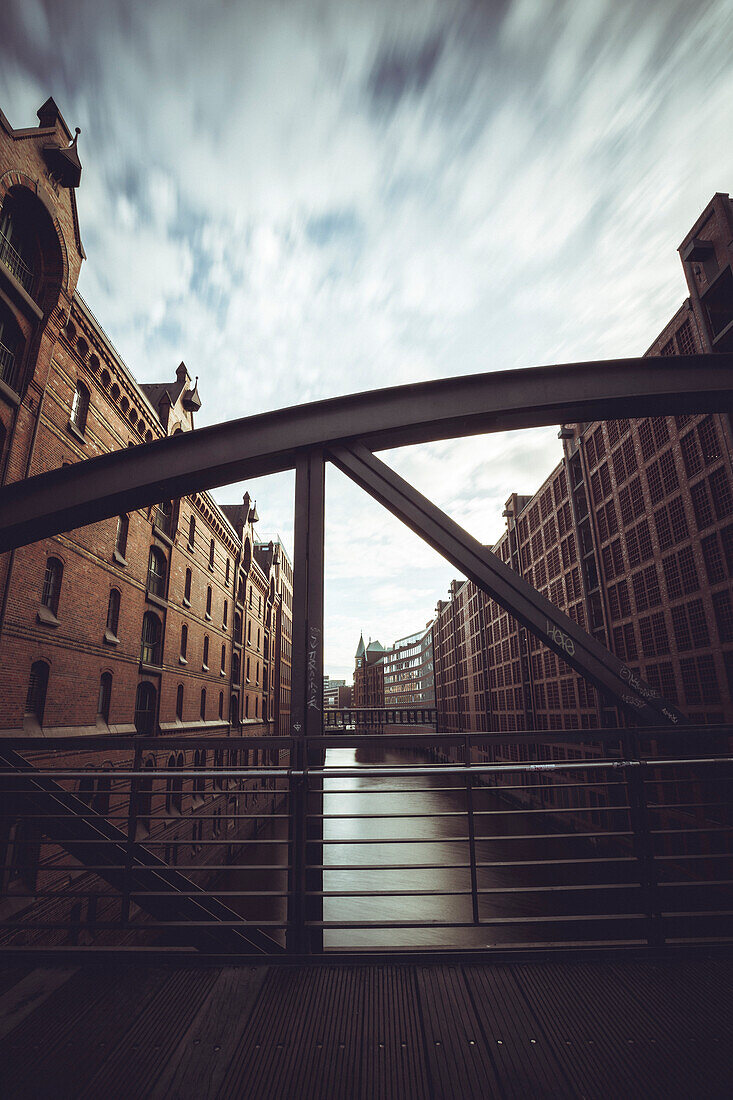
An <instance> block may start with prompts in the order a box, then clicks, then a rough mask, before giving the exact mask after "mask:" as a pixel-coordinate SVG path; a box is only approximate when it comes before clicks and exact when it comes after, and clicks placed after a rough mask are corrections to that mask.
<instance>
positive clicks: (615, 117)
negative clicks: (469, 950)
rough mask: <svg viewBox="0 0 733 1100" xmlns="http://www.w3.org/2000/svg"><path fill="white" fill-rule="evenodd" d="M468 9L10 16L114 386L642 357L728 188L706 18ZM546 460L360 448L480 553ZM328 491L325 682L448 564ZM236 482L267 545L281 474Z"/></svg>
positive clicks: (230, 389)
mask: <svg viewBox="0 0 733 1100" xmlns="http://www.w3.org/2000/svg"><path fill="white" fill-rule="evenodd" d="M492 9H493V5H490V4H486V5H472V4H470V3H469V2H468V0H451V3H446V2H442V0H431V2H430V3H428V2H426V0H411V2H405V3H401V4H399V5H394V3H391V2H389V0H374V2H370V3H369V4H364V3H356V2H354V3H336V2H335V0H319V2H318V3H306V2H302V3H287V4H286V3H277V2H273V3H270V4H256V3H242V4H237V5H205V6H202V5H198V4H195V3H193V2H192V0H177V2H176V3H175V4H174V3H173V0H161V2H160V3H157V4H154V5H129V4H123V3H118V4H113V3H110V4H105V5H98V4H96V3H93V2H92V0H80V2H79V3H78V4H76V5H73V6H71V7H69V6H60V5H54V4H51V3H47V4H41V3H40V2H39V0H33V3H28V2H25V0H22V2H21V0H11V3H10V5H9V10H8V13H7V15H6V16H5V20H4V23H5V27H4V29H5V37H4V43H3V45H0V61H1V62H2V63H1V64H0V95H1V96H2V104H0V105H2V107H3V109H4V110H5V112H6V114H8V116H9V117H10V118H11V121H12V122H13V124H14V125H16V126H25V125H29V124H32V122H33V121H34V118H35V115H34V112H35V110H36V109H37V107H38V106H39V105H40V103H41V102H42V101H43V100H44V99H45V98H46V96H47V95H48V94H49V93H52V94H53V95H54V96H55V98H56V100H57V102H58V103H59V105H60V107H61V109H62V111H63V112H64V115H65V117H66V119H67V121H68V122H69V124H70V125H71V126H74V125H77V124H78V125H81V126H82V127H83V133H82V138H81V142H80V152H81V157H82V162H83V164H84V173H83V177H82V186H81V188H80V190H79V208H80V220H81V230H82V237H83V239H84V241H85V246H86V250H87V253H88V257H89V258H88V260H87V262H86V264H85V266H84V269H83V274H82V280H81V284H80V286H81V290H82V292H83V293H84V294H85V296H86V297H87V299H88V300H89V303H90V305H91V307H92V309H93V310H94V312H95V314H96V315H97V316H98V317H99V319H100V321H101V322H102V324H103V326H104V327H105V329H106V330H107V331H108V332H109V333H110V335H111V337H112V339H113V340H114V342H115V343H116V345H117V346H118V348H119V350H120V352H121V354H122V355H123V357H124V358H125V360H126V361H127V362H128V364H129V366H130V367H131V369H132V370H133V372H134V373H135V374H136V375H137V377H138V378H140V379H141V380H143V381H150V380H153V379H154V378H164V377H172V376H173V371H174V369H175V366H176V365H177V363H178V361H179V360H180V359H184V360H185V362H186V363H187V365H188V367H189V370H191V372H192V374H198V375H200V391H201V394H202V397H203V400H204V407H203V409H202V412H201V414H200V417H199V422H200V423H202V424H204V423H213V422H216V421H219V420H223V419H226V418H229V417H231V416H232V415H245V414H248V413H253V412H259V411H262V410H265V409H268V408H275V407H279V406H282V405H288V404H295V403H298V402H303V401H307V400H313V399H316V398H320V397H328V396H333V395H336V394H339V393H347V392H356V391H359V390H365V389H369V388H372V387H376V386H385V385H394V384H398V383H402V382H409V381H420V380H423V379H428V378H435V377H441V376H448V375H460V374H468V373H474V372H478V371H485V370H495V369H501V368H507V367H513V366H528V365H532V364H538V363H548V362H562V361H573V360H580V359H586V358H594V357H602V356H605V357H616V356H621V355H633V354H640V353H641V352H643V351H644V349H645V348H646V347H647V346H648V345H649V343H650V342H651V341H652V339H653V338H654V336H655V335H656V333H657V332H658V331H659V330H660V329H661V328H662V326H663V325H664V324H665V323H666V321H667V320H668V318H669V317H670V316H671V315H672V313H673V312H674V311H675V310H676V308H677V307H678V305H679V304H680V302H681V300H682V299H683V297H684V296H685V294H686V290H685V287H684V283H683V279H682V274H681V271H680V267H679V262H678V259H677V257H676V255H675V248H676V245H677V244H678V242H679V240H680V239H681V238H682V236H683V235H684V234H685V233H686V232H687V230H688V229H689V227H690V225H691V224H692V222H693V221H694V220H695V218H696V217H697V216H698V214H699V213H700V211H701V209H702V208H703V206H704V205H705V203H706V202H707V201H708V199H709V198H710V196H711V195H712V193H713V192H714V191H716V190H729V189H730V187H731V180H732V179H733V148H732V147H731V146H730V143H727V144H726V143H725V141H724V140H722V138H721V135H725V134H727V133H729V132H730V131H731V130H733V66H731V64H730V58H731V56H732V55H733V24H732V23H731V21H730V15H729V10H728V4H727V3H726V2H725V0H711V2H710V3H707V4H706V5H698V6H695V5H692V6H691V5H688V4H685V3H684V2H683V0H656V2H654V0H650V2H649V3H647V4H645V5H644V6H643V7H640V6H639V5H638V4H636V3H632V2H631V0H584V2H583V3H582V4H578V3H572V2H569V0H568V2H565V3H560V2H558V3H554V4H552V5H550V4H547V3H545V2H543V0H513V2H512V3H510V4H509V5H508V6H507V10H506V14H505V15H504V16H500V15H499V14H497V13H496V12H495V11H494V10H492ZM50 43H52V44H53V45H52V48H50V47H49V44H50ZM39 72H44V73H46V74H47V80H48V86H45V85H44V86H41V85H40V84H39V81H38V77H37V76H36V75H35V74H37V73H39ZM559 453H560V452H559V445H558V443H557V440H556V438H555V433H554V431H553V430H552V429H542V430H541V431H537V432H533V433H527V434H525V435H523V436H517V435H516V434H514V433H511V434H508V435H506V436H488V437H486V438H485V439H483V440H475V439H468V440H461V441H458V442H445V443H440V444H435V445H433V446H430V447H426V448H422V449H416V450H412V449H411V450H406V451H401V452H395V453H394V454H389V455H387V456H385V457H386V459H387V460H388V461H389V462H390V463H391V464H392V465H394V466H395V468H396V469H397V470H398V471H400V472H402V473H403V474H404V476H407V477H409V478H410V479H412V480H414V481H415V483H416V484H417V485H418V487H419V488H421V490H422V491H424V492H426V493H427V494H428V495H429V496H431V498H432V499H434V500H435V501H436V503H438V504H439V505H440V506H441V507H443V508H445V509H446V510H447V511H448V512H449V513H450V514H451V515H453V516H454V517H455V518H456V519H457V520H458V521H459V522H461V523H465V525H466V526H467V527H468V529H470V530H471V531H472V533H474V534H475V535H476V537H478V538H480V539H482V540H483V541H487V542H493V541H494V540H495V539H496V538H497V537H498V535H499V533H500V531H501V528H502V519H501V510H502V508H503V504H504V501H505V500H506V499H507V497H508V496H509V494H510V492H512V491H518V492H524V493H527V492H531V491H532V490H533V489H534V488H536V486H537V485H538V484H539V483H540V482H541V481H542V480H543V478H544V476H545V475H546V473H548V472H549V470H550V469H551V468H552V467H553V466H554V464H555V463H556V461H557V460H558V458H559ZM329 486H330V496H329V513H328V515H329V524H330V527H329V543H328V570H329V573H328V582H327V583H328V593H331V594H330V595H328V597H327V598H328V601H329V603H328V607H329V616H330V618H329V623H330V624H332V625H330V626H329V628H328V630H329V633H328V634H327V663H328V662H330V663H331V665H330V667H331V669H332V671H334V672H336V671H337V670H338V669H341V670H342V671H343V669H344V668H346V667H348V669H349V670H350V668H351V667H352V655H353V651H354V649H355V645H356V642H357V641H358V633H359V629H360V628H361V627H364V629H365V630H366V631H367V632H371V633H372V634H373V635H379V637H380V639H381V640H382V641H383V642H385V641H386V640H393V639H394V637H396V636H398V635H402V634H405V633H406V632H409V631H411V630H412V629H413V628H414V627H415V626H419V625H421V624H422V622H423V621H424V620H425V617H426V616H427V615H429V614H430V612H431V608H432V606H434V603H435V600H436V599H437V598H439V597H440V596H442V595H444V594H445V589H446V586H447V584H448V582H449V580H450V577H451V576H452V575H453V570H452V568H451V567H450V566H447V565H444V564H442V563H441V562H440V561H439V559H438V558H437V556H436V555H434V554H433V553H432V551H430V550H428V549H427V548H425V547H423V546H422V545H421V544H420V542H419V540H417V539H416V538H415V537H414V536H412V535H410V534H409V533H405V532H404V531H403V529H402V528H401V526H400V525H399V524H398V523H397V521H396V520H393V519H392V518H391V517H389V516H387V515H386V513H384V512H383V510H381V509H379V508H378V506H377V505H375V504H374V503H373V502H371V501H369V500H368V498H366V496H365V495H364V494H363V493H361V492H360V491H358V490H356V489H355V488H353V487H352V486H350V485H348V484H346V483H345V482H344V481H343V479H339V478H338V477H336V476H334V477H333V478H330V480H329ZM240 492H241V487H239V486H238V487H232V488H231V489H230V490H227V491H220V492H218V493H217V496H218V497H219V499H221V500H231V499H236V497H237V494H238V493H240ZM256 492H257V496H258V502H259V508H260V514H261V515H262V517H263V526H266V527H267V528H271V529H272V528H274V529H280V530H282V532H283V534H284V535H285V537H286V539H287V538H288V537H289V532H291V530H292V501H291V497H290V494H291V492H292V478H280V479H263V480H262V481H261V482H259V483H258V484H257V485H256ZM430 593H432V595H430V598H428V595H429V594H430ZM344 655H345V656H344Z"/></svg>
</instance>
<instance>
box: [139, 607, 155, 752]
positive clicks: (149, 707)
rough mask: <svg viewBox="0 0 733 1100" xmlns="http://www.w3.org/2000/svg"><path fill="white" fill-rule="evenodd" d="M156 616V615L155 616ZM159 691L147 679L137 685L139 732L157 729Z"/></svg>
mask: <svg viewBox="0 0 733 1100" xmlns="http://www.w3.org/2000/svg"><path fill="white" fill-rule="evenodd" d="M153 618H155V616H153ZM157 699H158V693H157V691H156V690H155V687H154V685H153V684H151V683H149V682H148V681H147V680H143V681H142V683H139V684H138V685H137V692H136V694H135V729H136V730H137V732H138V733H143V734H151V733H152V732H153V730H154V729H155V705H156V702H157Z"/></svg>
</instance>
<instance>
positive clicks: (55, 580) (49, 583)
mask: <svg viewBox="0 0 733 1100" xmlns="http://www.w3.org/2000/svg"><path fill="white" fill-rule="evenodd" d="M63 575H64V567H63V565H62V564H61V562H60V561H59V559H58V558H49V559H48V561H47V562H46V572H45V574H44V577H43V591H42V592H41V603H42V605H43V606H44V607H47V608H48V610H49V611H50V612H52V614H54V615H56V613H57V612H58V609H59V594H60V592H61V578H62V577H63Z"/></svg>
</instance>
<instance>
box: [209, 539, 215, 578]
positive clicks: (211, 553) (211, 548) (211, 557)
mask: <svg viewBox="0 0 733 1100" xmlns="http://www.w3.org/2000/svg"><path fill="white" fill-rule="evenodd" d="M214 549H215V546H214V540H213V539H212V540H211V542H210V543H209V569H210V570H211V571H212V573H213V571H214Z"/></svg>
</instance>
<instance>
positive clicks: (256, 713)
mask: <svg viewBox="0 0 733 1100" xmlns="http://www.w3.org/2000/svg"><path fill="white" fill-rule="evenodd" d="M259 711H260V697H259V695H255V718H259Z"/></svg>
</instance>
